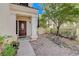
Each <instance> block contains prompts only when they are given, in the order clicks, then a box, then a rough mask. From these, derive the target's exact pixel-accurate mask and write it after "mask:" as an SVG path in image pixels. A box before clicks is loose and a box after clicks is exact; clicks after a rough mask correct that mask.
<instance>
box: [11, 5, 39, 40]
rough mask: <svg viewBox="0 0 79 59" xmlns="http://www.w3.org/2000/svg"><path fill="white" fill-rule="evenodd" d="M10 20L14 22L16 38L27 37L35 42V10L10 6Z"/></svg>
mask: <svg viewBox="0 0 79 59" xmlns="http://www.w3.org/2000/svg"><path fill="white" fill-rule="evenodd" d="M10 6H11V8H10V9H11V19H15V20H16V32H15V33H16V36H17V37H27V36H29V37H30V38H31V40H36V39H37V37H38V35H37V23H38V22H37V21H38V14H37V10H36V9H33V8H29V7H23V6H18V5H13V4H11V5H10Z"/></svg>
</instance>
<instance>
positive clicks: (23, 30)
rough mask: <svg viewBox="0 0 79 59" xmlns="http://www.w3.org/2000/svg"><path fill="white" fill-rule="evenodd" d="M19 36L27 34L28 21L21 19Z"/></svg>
mask: <svg viewBox="0 0 79 59" xmlns="http://www.w3.org/2000/svg"><path fill="white" fill-rule="evenodd" d="M19 36H26V21H19Z"/></svg>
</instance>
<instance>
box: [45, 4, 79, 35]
mask: <svg viewBox="0 0 79 59" xmlns="http://www.w3.org/2000/svg"><path fill="white" fill-rule="evenodd" d="M44 10H45V19H48V20H52V21H53V22H54V24H55V26H56V28H57V32H56V35H59V29H60V26H61V25H62V24H63V23H66V22H70V23H71V22H76V21H77V16H78V15H79V8H77V7H76V4H68V3H52V4H46V7H45V8H44Z"/></svg>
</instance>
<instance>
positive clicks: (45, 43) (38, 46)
mask: <svg viewBox="0 0 79 59" xmlns="http://www.w3.org/2000/svg"><path fill="white" fill-rule="evenodd" d="M48 36H52V37H54V35H51V34H43V35H39V38H38V40H36V41H33V42H31V45H32V47H33V49H34V51H35V54H36V55H37V56H72V55H73V56H76V55H79V53H78V51H74V50H72V49H70V48H68V47H63V46H59V45H58V44H56V43H55V42H54V41H52V40H51V39H50V38H48Z"/></svg>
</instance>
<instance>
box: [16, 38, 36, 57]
mask: <svg viewBox="0 0 79 59" xmlns="http://www.w3.org/2000/svg"><path fill="white" fill-rule="evenodd" d="M19 42H20V46H19V49H18V51H17V54H16V56H35V53H34V50H33V48H32V47H31V45H30V42H29V40H28V38H27V39H26V38H21V39H19Z"/></svg>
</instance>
